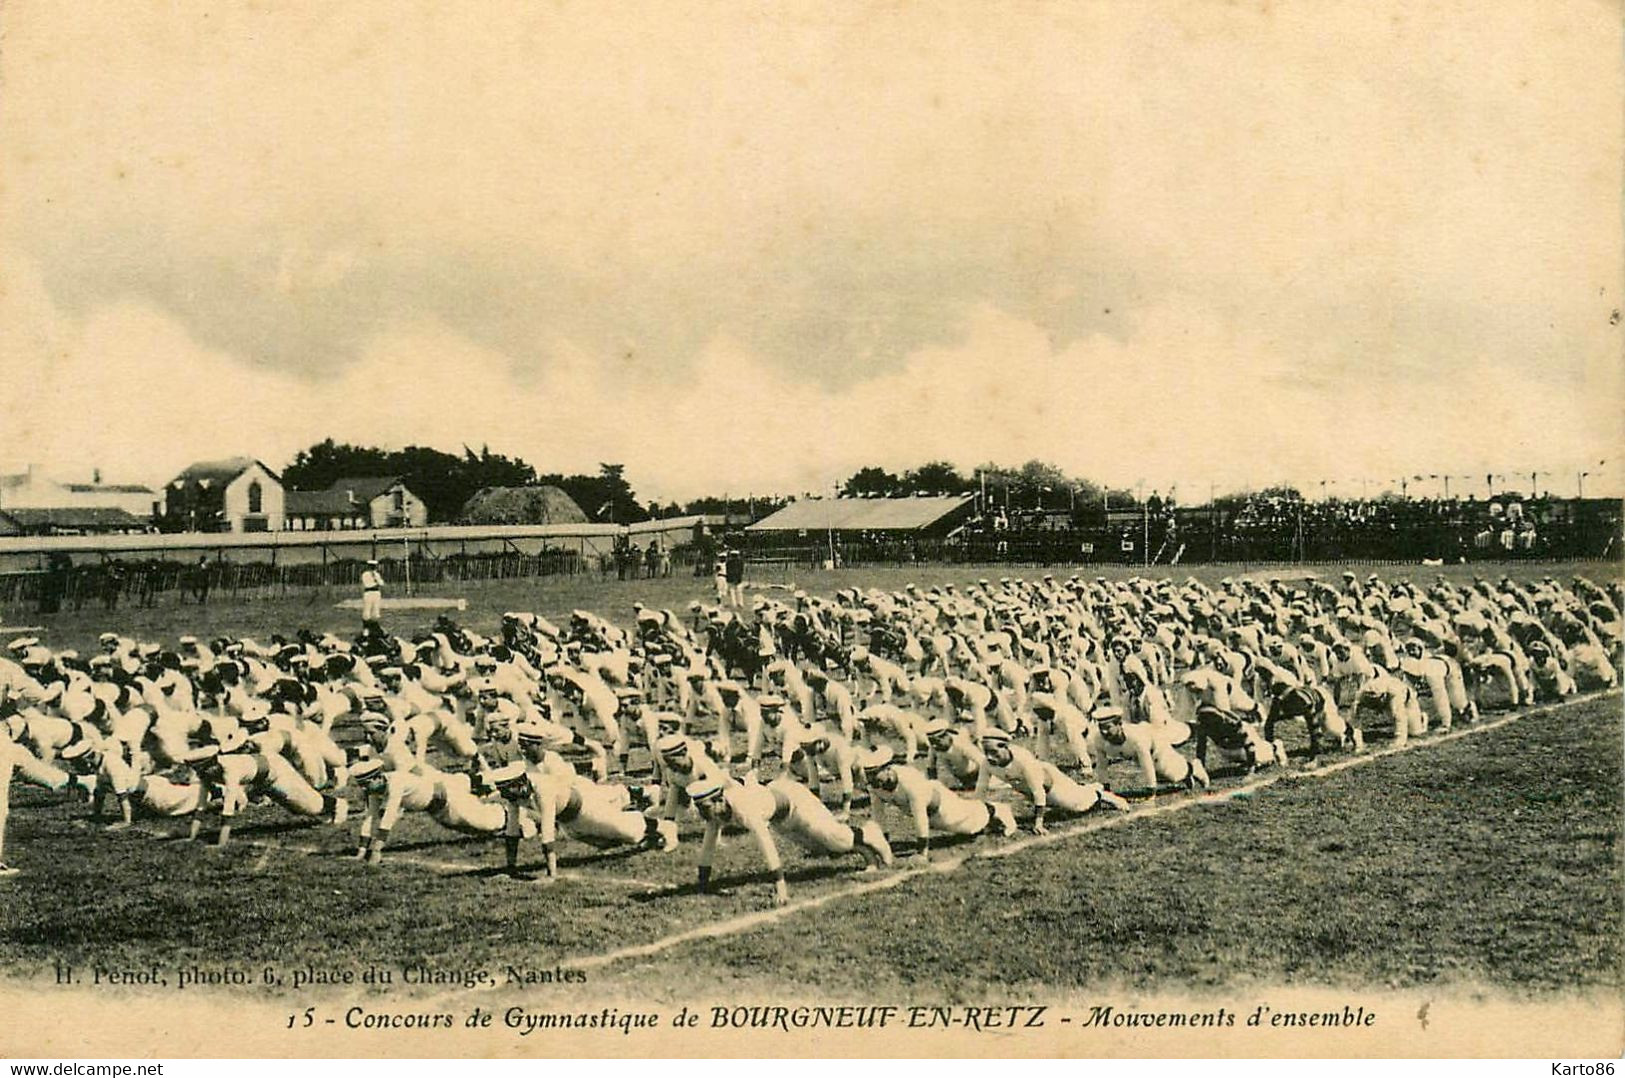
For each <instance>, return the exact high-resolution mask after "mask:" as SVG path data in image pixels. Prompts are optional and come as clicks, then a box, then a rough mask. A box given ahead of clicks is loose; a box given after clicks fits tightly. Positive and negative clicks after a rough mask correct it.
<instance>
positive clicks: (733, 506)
mask: <svg viewBox="0 0 1625 1078" xmlns="http://www.w3.org/2000/svg"><path fill="white" fill-rule="evenodd" d="M356 476H399V477H400V478H401V479H402V480H403V481H404V482H405V483H406V485H407V486H408V487H409V488H411V490H412V491H413V493H415V494H417V496H418V497H419V498H422V499H423V502H424V504H425V505H426V506H427V507H428V510H429V520H430V521H431V522H433V523H453V522H456V521H457V520H458V519H459V517H460V515H461V513H462V509H463V506H464V505H465V504H467V502H468V500H469V499H470V498H471V497H473V496H474V495H475V494H476V493H478V492H479V491H480V490H483V489H485V488H487V487H526V486H553V487H558V488H559V489H560V490H562V491H564V492H565V493H566V494H568V495H569V496H570V498H571V499H572V500H573V501H574V502H575V503H576V504H577V505H578V506H580V507H581V510H582V512H584V513H585V514H586V515H587V518H588V519H589V520H591V521H594V522H599V523H616V524H633V523H637V522H639V521H644V520H649V519H651V518H663V517H674V516H683V515H689V514H727V515H730V516H735V517H748V518H750V519H753V520H754V519H760V518H762V517H764V516H766V515H768V514H769V513H772V512H773V511H774V510H776V509H779V508H781V507H783V506H784V505H785V504H787V503H788V502H790V501H793V500H795V499H794V497H793V496H784V495H777V494H768V495H754V494H753V495H746V496H740V495H731V494H723V495H706V496H704V497H699V498H693V499H690V500H688V501H686V502H677V501H669V502H665V503H662V502H660V501H658V500H655V501H650V502H647V503H645V502H641V501H639V500H638V496H637V491H636V490H635V489H634V488H633V486H632V484H631V482H630V481H629V480H628V479H627V476H626V467H625V465H623V464H615V463H603V464H600V465H599V466H598V472H597V473H596V474H565V473H562V472H541V471H538V470H537V468H536V467H535V466H534V465H532V464H531V463H529V462H528V461H525V460H523V459H521V458H520V457H517V456H507V455H505V454H502V453H497V452H493V451H492V450H491V448H490V447H489V446H483V445H482V446H481V447H480V448H479V449H478V450H475V449H473V448H471V447H469V446H464V447H463V448H462V452H461V453H448V452H445V451H443V450H439V449H433V448H430V447H427V446H416V445H414V446H407V447H406V448H405V449H384V448H382V447H379V446H371V445H351V444H349V443H347V442H336V441H334V440H333V439H332V438H328V439H325V440H324V441H321V442H318V443H316V444H315V445H312V446H311V447H309V448H308V449H301V450H300V451H299V452H298V453H297V454H295V455H294V458H293V461H292V463H290V464H289V465H288V466H287V467H286V468H285V469H284V470H283V473H282V481H283V484H284V485H285V486H287V487H288V488H289V489H292V490H325V489H327V488H328V487H330V486H332V485H333V483H334V482H336V481H337V480H340V479H346V478H352V477H356ZM838 489H839V492H840V494H841V495H843V496H845V497H853V498H864V497H869V498H898V497H911V496H915V495H922V494H930V495H949V494H968V493H972V492H981V491H985V492H986V494H987V502H988V507H989V508H990V509H998V508H1003V507H1008V508H1009V509H1010V510H1011V511H1013V512H1014V511H1034V510H1045V509H1047V510H1056V511H1058V510H1067V511H1070V512H1095V513H1098V512H1100V511H1101V510H1103V509H1104V508H1107V507H1110V508H1113V509H1117V508H1125V509H1126V508H1133V507H1137V506H1138V505H1139V504H1140V501H1139V499H1140V497H1142V496H1144V497H1147V498H1148V500H1154V502H1155V503H1156V504H1163V503H1166V502H1167V501H1168V500H1169V498H1168V497H1167V496H1166V495H1156V494H1152V493H1150V492H1146V491H1143V490H1140V491H1135V490H1124V489H1108V488H1107V487H1105V486H1102V485H1101V484H1099V483H1095V482H1093V481H1091V480H1089V479H1084V478H1080V477H1077V476H1071V475H1068V474H1067V473H1066V472H1065V471H1063V470H1062V469H1060V468H1058V467H1056V466H1055V465H1053V464H1049V463H1046V462H1045V461H1041V460H1029V461H1027V462H1026V463H1025V464H1020V465H1013V466H1010V465H999V464H995V463H988V464H985V465H982V466H981V467H978V468H975V469H973V470H972V471H971V472H970V473H969V474H967V473H965V472H962V471H960V470H959V468H958V467H956V466H955V465H954V464H952V463H950V462H948V461H943V460H934V461H927V462H926V463H924V464H921V465H919V466H918V467H915V468H909V469H905V470H903V471H901V472H893V471H890V470H888V469H886V468H884V467H881V466H878V465H870V466H866V467H863V468H859V469H858V470H857V471H856V472H854V473H853V474H852V475H851V476H849V477H848V478H847V479H846V480H845V481H844V482H843V483H841V484H840V486H839V488H838Z"/></svg>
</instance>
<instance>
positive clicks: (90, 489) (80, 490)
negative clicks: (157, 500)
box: [62, 483, 154, 494]
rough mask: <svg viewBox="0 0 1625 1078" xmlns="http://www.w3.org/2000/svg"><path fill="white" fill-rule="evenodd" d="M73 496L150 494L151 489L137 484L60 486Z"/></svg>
mask: <svg viewBox="0 0 1625 1078" xmlns="http://www.w3.org/2000/svg"><path fill="white" fill-rule="evenodd" d="M62 485H63V486H64V487H66V488H67V489H68V490H71V491H73V492H74V493H75V494H94V493H96V492H97V491H105V492H106V493H108V494H152V493H154V491H153V489H152V488H151V487H144V486H142V485H141V484H139V483H64V484H62Z"/></svg>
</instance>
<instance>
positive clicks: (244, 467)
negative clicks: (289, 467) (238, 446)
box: [163, 457, 286, 532]
mask: <svg viewBox="0 0 1625 1078" xmlns="http://www.w3.org/2000/svg"><path fill="white" fill-rule="evenodd" d="M285 522H286V513H285V493H284V491H283V489H282V480H281V479H280V478H278V476H277V474H276V473H275V472H273V471H272V470H271V469H270V468H267V467H266V466H265V465H264V464H263V463H261V462H260V461H258V460H255V459H254V458H253V457H228V458H226V459H225V460H204V461H198V462H197V463H196V464H192V465H189V466H188V467H187V468H185V469H184V470H183V471H182V472H181V473H180V474H179V475H177V476H176V477H175V478H174V479H171V480H170V481H169V484H168V485H167V486H166V487H165V488H164V515H163V526H164V528H165V530H167V531H195V532H265V531H272V532H277V531H282V530H283V527H284V525H285Z"/></svg>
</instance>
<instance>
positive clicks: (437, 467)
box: [282, 438, 536, 523]
mask: <svg viewBox="0 0 1625 1078" xmlns="http://www.w3.org/2000/svg"><path fill="white" fill-rule="evenodd" d="M362 476H399V477H400V478H401V480H402V481H403V482H405V484H406V485H407V487H408V488H410V489H411V491H412V492H413V493H414V494H416V495H417V496H418V497H420V498H422V499H423V504H424V505H425V506H426V507H427V508H428V510H429V519H430V520H431V521H433V522H436V523H439V522H443V521H448V520H455V519H456V518H457V514H458V513H459V512H460V511H461V510H462V507H463V504H464V503H465V502H467V501H468V499H469V498H471V497H473V495H474V494H475V492H477V491H479V490H482V489H484V488H485V487H523V486H530V485H532V484H534V483H535V482H536V469H535V468H532V467H531V466H530V465H529V464H527V463H525V462H524V461H523V460H520V459H519V458H518V457H507V456H504V455H502V454H501V453H493V452H491V449H490V447H489V446H481V447H480V450H479V452H477V453H476V452H475V451H474V450H473V449H470V448H469V447H468V446H466V445H465V446H463V453H462V455H461V456H457V455H456V454H453V453H444V452H441V451H440V450H438V449H431V448H429V447H427V446H419V445H409V446H407V447H406V448H405V449H397V450H387V449H381V448H379V447H377V446H357V445H350V444H348V443H337V442H334V441H333V439H331V438H328V439H326V440H324V441H321V442H318V443H317V444H315V445H313V446H311V447H310V448H309V449H302V450H300V451H299V452H298V453H297V454H295V455H294V458H293V463H291V464H289V465H288V466H287V467H286V468H284V469H283V471H282V482H283V485H284V486H287V487H289V488H290V489H293V490H326V489H327V488H328V487H331V486H332V485H333V484H334V483H335V482H337V481H338V480H340V479H351V478H357V477H362Z"/></svg>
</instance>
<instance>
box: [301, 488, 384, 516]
mask: <svg viewBox="0 0 1625 1078" xmlns="http://www.w3.org/2000/svg"><path fill="white" fill-rule="evenodd" d="M282 511H283V513H284V514H286V515H287V516H290V517H320V516H327V517H331V516H351V515H354V516H360V515H362V514H364V513H366V511H367V502H366V500H365V499H361V500H358V501H356V502H354V503H352V502H351V501H350V497H349V495H348V494H346V493H345V492H344V491H343V490H290V491H286V492H284V493H283V495H282Z"/></svg>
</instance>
